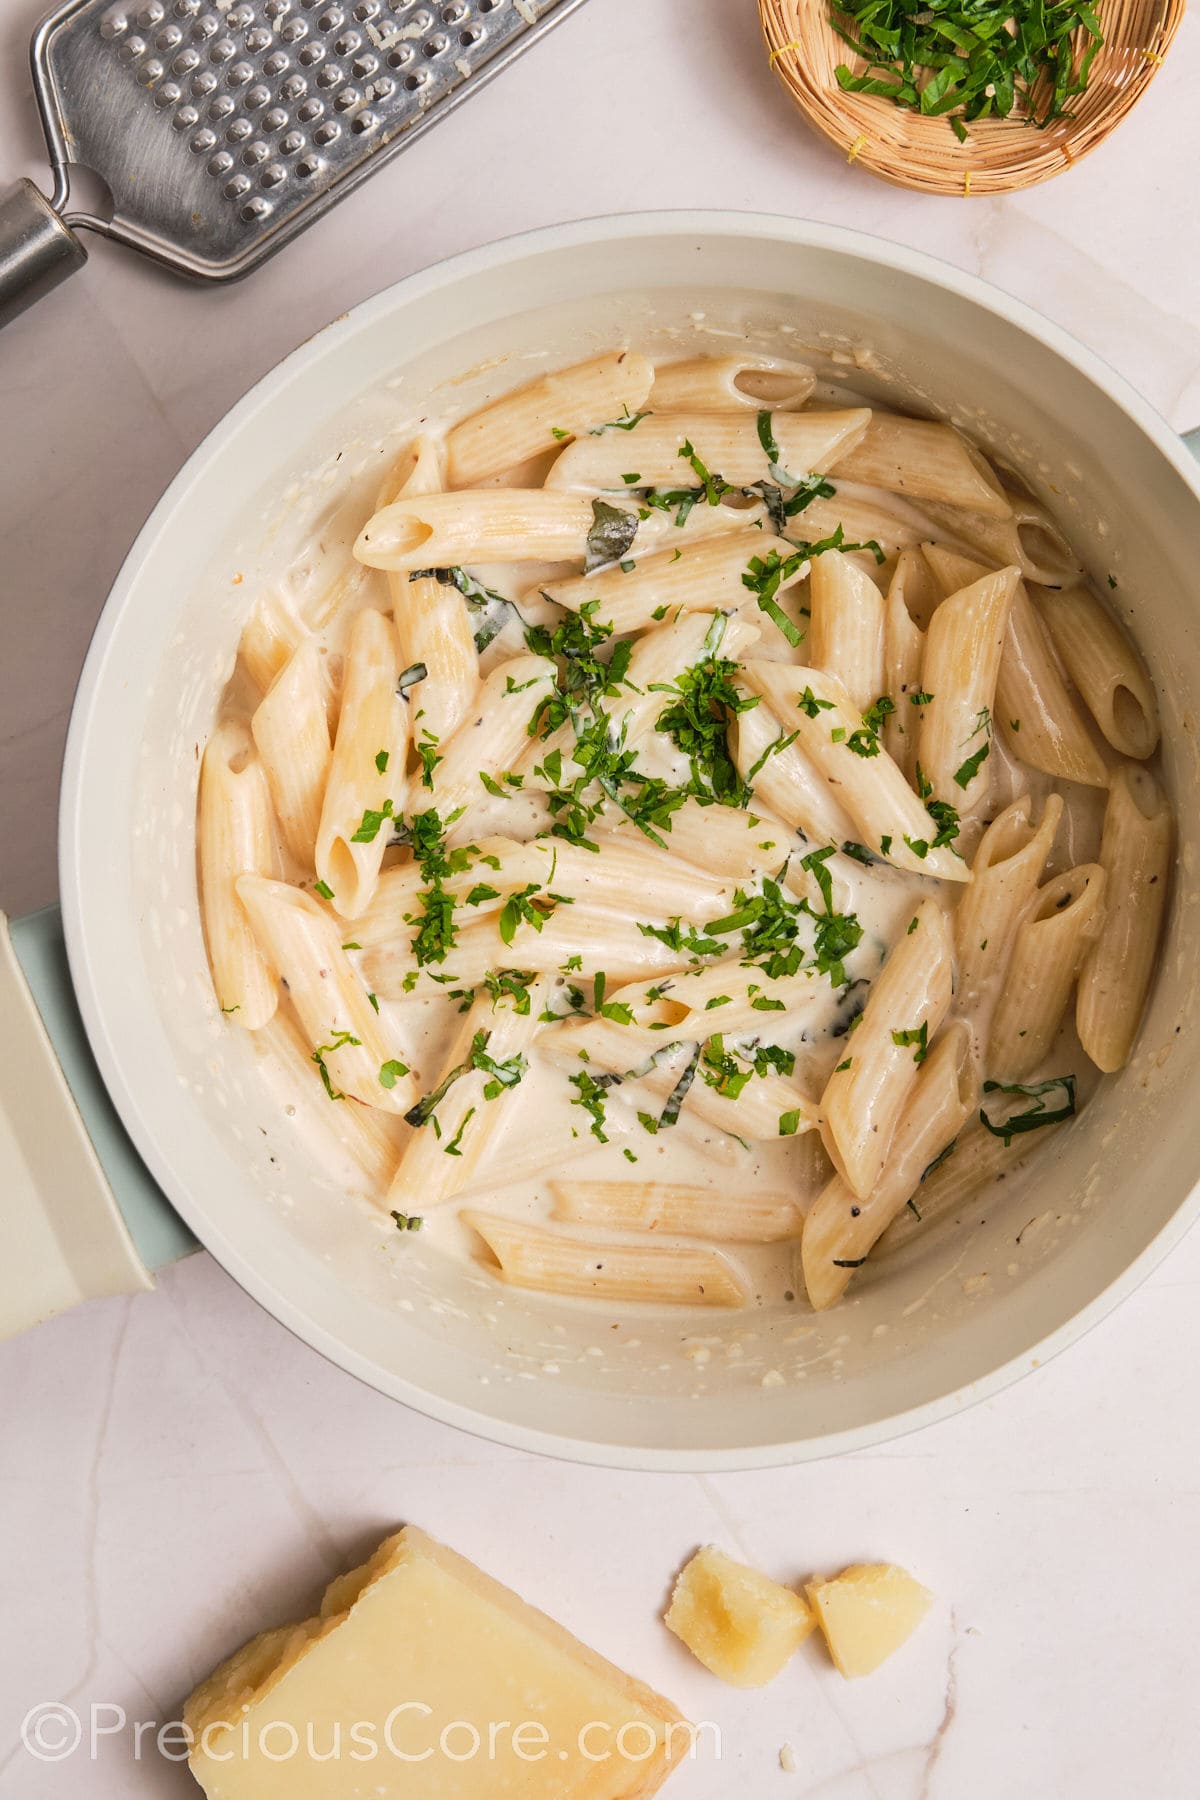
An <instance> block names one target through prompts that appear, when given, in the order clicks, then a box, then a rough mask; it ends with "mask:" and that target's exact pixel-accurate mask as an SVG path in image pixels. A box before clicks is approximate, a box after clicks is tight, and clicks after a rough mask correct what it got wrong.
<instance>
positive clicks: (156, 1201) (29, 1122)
mask: <svg viewBox="0 0 1200 1800" xmlns="http://www.w3.org/2000/svg"><path fill="white" fill-rule="evenodd" d="M0 1018H2V1019H3V1020H4V1033H5V1051H6V1054H5V1059H4V1076H3V1081H2V1082H0V1194H2V1195H3V1205H4V1213H5V1234H4V1246H5V1253H4V1256H3V1258H2V1259H0V1338H6V1337H13V1336H15V1335H16V1334H17V1333H18V1332H20V1331H23V1330H25V1329H26V1328H27V1327H28V1326H30V1325H35V1324H37V1323H38V1322H39V1321H41V1320H43V1319H49V1318H53V1317H54V1316H55V1315H56V1314H57V1313H61V1312H66V1311H67V1310H68V1309H69V1308H70V1307H73V1306H76V1305H78V1303H79V1302H80V1301H82V1300H89V1299H93V1298H99V1297H100V1296H103V1295H111V1294H135V1293H140V1292H143V1291H145V1290H146V1289H148V1288H152V1287H153V1286H154V1282H153V1278H152V1276H151V1274H150V1270H151V1269H154V1268H158V1267H161V1266H162V1265H163V1264H165V1263H168V1262H172V1261H174V1260H176V1259H177V1258H178V1257H179V1256H182V1255H185V1254H186V1253H187V1252H188V1251H189V1250H190V1249H192V1248H194V1247H195V1240H194V1238H192V1236H191V1234H190V1232H188V1230H187V1229H186V1227H185V1226H184V1224H183V1222H182V1221H181V1220H180V1219H179V1218H178V1217H177V1216H176V1215H175V1214H174V1213H173V1212H172V1211H171V1209H170V1208H169V1207H168V1206H167V1203H166V1201H165V1200H164V1199H163V1197H162V1195H161V1193H160V1192H159V1190H158V1188H157V1187H156V1186H155V1184H154V1182H153V1180H152V1179H151V1177H150V1175H149V1173H148V1171H147V1170H146V1168H145V1166H144V1164H143V1163H142V1162H141V1160H140V1158H139V1157H138V1156H137V1153H136V1151H135V1150H134V1148H133V1146H132V1144H131V1143H130V1142H129V1139H128V1138H127V1137H126V1135H125V1133H124V1130H123V1129H122V1127H121V1123H120V1120H119V1119H118V1118H117V1115H116V1112H115V1111H114V1109H113V1107H112V1104H111V1102H110V1101H109V1099H108V1096H107V1094H106V1093H105V1090H104V1087H103V1084H102V1082H101V1080H100V1075H99V1072H98V1071H97V1069H96V1066H95V1063H94V1062H93V1060H92V1057H91V1052H90V1050H89V1049H88V1044H87V1038H86V1036H85V1034H84V1029H83V1022H82V1020H81V1019H80V1017H79V1013H78V1011H77V1009H76V1007H75V1002H74V996H73V994H72V991H71V985H70V978H69V975H68V973H67V962H66V951H65V946H64V944H63V939H62V928H61V921H60V919H59V914H58V909H57V908H55V907H48V908H47V909H46V910H45V911H44V912H40V913H32V914H30V915H29V916H28V917H27V918H24V919H16V920H14V921H12V925H11V928H10V925H9V922H8V921H7V920H6V919H5V917H4V914H3V913H0ZM115 1195H119V1196H120V1206H118V1204H117V1200H116V1198H115Z"/></svg>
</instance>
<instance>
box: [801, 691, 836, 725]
mask: <svg viewBox="0 0 1200 1800" xmlns="http://www.w3.org/2000/svg"><path fill="white" fill-rule="evenodd" d="M796 705H797V706H798V707H799V708H800V711H801V712H802V713H804V714H805V715H806V716H807V717H808V718H810V719H815V718H816V716H817V714H818V713H823V712H832V711H833V701H832V700H818V699H817V696H816V695H815V694H814V693H813V691H812V689H811V688H810V687H806V688H805V690H804V692H803V693H802V694H801V696H800V698H799V699H798V700H797V702H796Z"/></svg>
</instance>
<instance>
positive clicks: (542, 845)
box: [349, 833, 733, 949]
mask: <svg viewBox="0 0 1200 1800" xmlns="http://www.w3.org/2000/svg"><path fill="white" fill-rule="evenodd" d="M473 849H474V854H473V855H471V856H470V857H468V858H467V859H466V866H465V867H464V868H462V869H461V870H457V871H453V872H452V873H450V874H449V875H447V876H446V877H445V878H444V883H443V885H444V887H445V891H446V892H447V893H448V894H450V895H451V896H452V897H453V898H454V900H456V901H458V902H460V903H461V902H463V901H466V900H467V897H468V895H473V896H474V897H473V898H472V900H471V902H470V904H471V906H472V907H473V908H476V909H483V908H486V909H488V910H491V909H492V908H493V907H495V908H498V907H499V906H500V905H501V904H502V901H503V896H504V894H506V893H512V892H514V891H515V890H516V889H518V888H522V887H525V886H527V885H529V884H530V883H532V884H533V885H534V887H535V888H550V887H552V888H553V889H554V891H555V893H557V894H563V895H566V896H568V897H569V898H570V899H571V900H573V901H576V902H580V903H587V904H593V903H594V904H595V905H597V906H602V907H607V908H609V909H610V910H613V911H618V912H619V911H621V910H622V909H623V907H624V905H625V903H626V902H627V900H628V896H629V894H630V893H634V892H636V893H640V894H644V895H645V896H646V897H647V902H648V904H649V906H650V910H651V911H652V912H653V913H654V914H655V915H656V916H658V915H661V916H662V917H664V918H675V917H686V918H690V919H697V920H703V919H706V918H714V917H716V916H717V915H718V914H719V913H723V912H727V911H728V910H729V907H730V904H731V902H732V899H733V883H732V882H730V881H729V880H723V879H721V878H720V877H718V876H716V875H709V874H707V873H705V872H704V871H703V870H701V869H698V868H692V867H690V866H689V865H688V864H687V863H683V862H681V861H680V860H679V859H678V858H677V857H674V856H671V855H670V854H668V853H667V852H666V851H663V850H657V849H655V848H654V846H653V845H652V844H650V843H649V842H648V840H647V839H645V838H643V837H641V836H640V834H639V837H638V841H637V842H634V841H632V840H631V839H629V838H626V837H623V836H621V835H620V834H616V833H608V834H605V835H604V836H603V837H602V838H600V839H599V849H598V850H596V851H591V850H585V849H584V848H583V846H582V845H580V844H571V843H566V842H564V841H563V840H562V839H560V838H533V839H531V840H530V841H529V842H528V843H518V842H516V841H515V840H514V839H512V838H505V837H481V838H478V839H476V840H475V842H474V845H473ZM421 885H422V877H421V871H420V870H419V869H418V868H417V867H416V866H415V864H412V863H406V864H404V865H403V866H402V867H400V868H395V869H388V870H386V871H385V872H384V874H383V875H382V876H381V877H380V880H379V884H378V886H377V888H376V890H375V895H374V898H373V900H372V902H371V905H370V906H369V907H368V908H367V910H366V912H365V913H364V914H363V915H362V916H361V917H360V918H357V919H355V920H354V922H353V925H352V926H351V927H350V928H349V929H350V933H351V936H352V937H353V938H354V939H355V940H356V941H357V942H358V943H359V944H360V945H361V947H362V948H363V949H370V948H373V947H374V946H375V945H377V944H386V943H387V942H388V941H389V940H390V939H392V938H394V937H405V936H406V935H407V934H406V932H405V929H404V917H405V914H406V913H411V912H413V910H414V908H415V906H416V901H417V895H418V894H419V892H420V889H421ZM481 886H488V887H491V888H494V889H495V890H496V893H495V896H494V897H492V898H489V897H487V896H483V897H480V896H479V895H478V892H477V890H478V889H479V888H480V887H481Z"/></svg>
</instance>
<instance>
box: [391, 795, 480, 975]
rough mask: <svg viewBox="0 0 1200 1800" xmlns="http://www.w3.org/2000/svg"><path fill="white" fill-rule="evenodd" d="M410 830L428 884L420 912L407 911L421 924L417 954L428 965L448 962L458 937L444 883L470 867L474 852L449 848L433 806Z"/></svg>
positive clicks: (417, 816)
mask: <svg viewBox="0 0 1200 1800" xmlns="http://www.w3.org/2000/svg"><path fill="white" fill-rule="evenodd" d="M406 830H407V833H408V840H409V842H410V843H411V844H412V852H413V860H414V862H415V863H416V864H417V867H418V868H419V869H420V871H421V877H422V879H423V881H424V882H425V886H424V888H423V889H422V890H421V892H420V894H419V895H418V896H417V897H418V899H419V901H420V903H421V912H420V915H419V916H418V917H417V918H416V919H411V918H409V916H408V915H407V914H406V915H405V921H406V923H409V924H416V926H417V929H416V932H415V933H414V935H413V946H412V947H413V955H414V956H415V957H416V959H417V962H418V963H420V964H421V966H422V967H424V966H425V965H426V964H428V963H441V962H445V960H446V957H447V955H448V954H449V952H450V951H451V950H452V949H453V948H454V944H455V940H456V939H457V936H458V929H457V927H456V925H455V923H454V899H453V896H452V895H450V894H448V893H447V892H446V889H445V887H444V885H443V883H444V880H445V877H446V876H447V875H457V874H460V873H461V872H462V871H463V870H464V869H467V868H469V867H470V862H471V854H472V852H471V850H470V848H469V847H464V848H462V849H459V850H451V851H447V849H446V839H445V832H444V830H443V828H442V822H441V820H440V818H439V817H438V815H437V813H436V812H435V811H434V810H433V809H432V808H431V809H430V810H429V811H428V812H423V813H416V814H414V816H413V818H412V821H411V823H410V824H409V825H408V826H407V827H406Z"/></svg>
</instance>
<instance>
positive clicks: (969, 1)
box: [829, 0, 1104, 143]
mask: <svg viewBox="0 0 1200 1800" xmlns="http://www.w3.org/2000/svg"><path fill="white" fill-rule="evenodd" d="M829 10H830V18H831V20H832V22H833V28H834V30H835V31H836V32H837V34H838V36H839V37H840V38H842V39H843V41H844V42H845V43H847V44H849V45H850V47H851V49H852V50H854V51H855V52H856V54H857V55H859V56H860V57H862V58H863V60H864V62H865V63H866V65H867V67H866V70H865V71H864V73H862V74H855V73H853V71H852V70H851V69H850V68H849V67H848V66H847V65H846V64H845V63H839V64H838V66H837V68H836V70H835V71H834V73H835V75H836V77H837V81H838V85H839V86H840V87H842V88H844V89H845V90H846V91H847V92H848V93H854V94H878V95H880V96H881V97H882V98H883V99H885V100H890V101H891V102H892V103H893V105H895V106H898V107H901V108H905V109H907V110H908V111H910V112H919V113H921V114H923V115H925V116H926V117H933V118H945V119H946V120H947V121H948V123H949V125H950V128H951V130H952V131H953V132H954V135H955V137H957V138H958V140H959V142H960V143H965V142H966V141H967V139H968V137H969V135H970V134H969V131H968V129H967V127H968V124H969V123H970V122H972V121H974V120H976V119H986V118H990V117H997V118H1002V119H1006V118H1008V117H1009V116H1010V115H1012V114H1013V113H1016V114H1017V116H1018V117H1024V119H1025V120H1026V122H1027V123H1028V124H1030V125H1034V126H1036V127H1037V128H1038V129H1039V130H1040V129H1042V128H1044V127H1045V126H1046V125H1048V124H1049V123H1050V122H1051V120H1053V119H1058V118H1062V117H1070V116H1071V115H1070V112H1069V103H1070V101H1071V100H1072V99H1074V98H1075V97H1076V96H1077V95H1079V94H1082V93H1083V92H1084V90H1085V89H1086V87H1087V84H1088V78H1089V75H1090V72H1091V67H1092V62H1093V60H1094V58H1095V56H1096V52H1097V51H1098V50H1099V49H1100V47H1101V45H1102V44H1103V43H1104V38H1103V35H1102V33H1101V29H1100V21H1099V18H1098V17H1097V13H1096V10H1095V8H1094V7H1093V6H1092V5H1091V4H1089V0H1062V4H1059V5H1053V6H1049V7H1048V6H1046V5H1044V4H1043V3H1042V0H930V4H929V5H928V6H927V7H924V8H922V9H917V8H914V7H912V6H910V5H907V4H905V0H830V9H829ZM1080 38H1081V39H1082V48H1080V49H1079V51H1078V54H1077V53H1076V52H1077V40H1079V39H1080Z"/></svg>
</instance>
